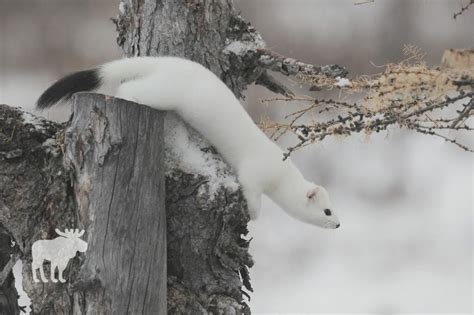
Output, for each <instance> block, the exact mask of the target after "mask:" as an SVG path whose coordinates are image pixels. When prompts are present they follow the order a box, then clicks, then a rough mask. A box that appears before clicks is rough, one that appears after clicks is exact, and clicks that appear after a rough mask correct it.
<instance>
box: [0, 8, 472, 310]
mask: <svg viewBox="0 0 474 315" xmlns="http://www.w3.org/2000/svg"><path fill="white" fill-rule="evenodd" d="M467 2H468V1H467V0H464V1H455V0H453V1H442V0H430V1H428V0H411V1H408V0H403V1H402V0H396V1H395V0H392V1H383V0H376V1H375V3H373V4H366V5H361V6H354V5H353V3H352V1H351V0H339V1H334V0H332V1H331V0H312V1H310V0H292V1H287V0H240V1H236V5H237V7H238V9H239V10H241V11H242V14H243V16H244V17H245V18H247V19H248V20H249V21H250V22H252V23H253V24H254V26H256V27H257V29H258V30H259V31H260V32H261V34H262V36H263V38H264V39H265V40H266V42H267V44H268V46H269V47H270V48H271V49H273V50H275V51H277V52H280V53H282V54H285V55H289V56H292V57H295V58H298V59H301V60H303V61H305V62H309V63H314V64H329V63H338V64H343V65H345V66H347V67H348V69H349V70H350V72H351V75H356V74H362V73H375V72H378V71H380V69H377V68H375V67H374V66H373V65H371V63H370V62H373V63H374V64H377V65H382V64H385V63H387V62H391V61H399V60H401V59H403V55H402V47H403V44H415V45H417V46H419V47H421V48H422V49H423V50H424V51H426V52H428V55H427V61H428V62H429V63H430V64H437V63H439V61H440V59H441V56H442V53H443V51H444V49H446V48H451V47H454V48H465V47H474V32H473V29H474V8H472V9H471V10H469V11H467V12H466V13H465V14H464V15H462V16H460V17H459V18H458V19H457V20H453V18H452V14H453V13H454V12H455V11H457V10H459V8H460V7H461V5H462V4H466V3H467ZM117 6H118V0H113V1H112V0H101V1H98V0H80V1H79V0H48V1H41V0H0V103H6V104H9V105H15V106H22V107H23V108H26V109H30V110H31V109H32V108H33V104H34V102H35V100H36V98H37V97H38V95H40V94H41V92H42V91H43V90H44V89H45V88H46V87H47V86H48V85H49V84H50V83H51V82H52V81H53V80H55V79H57V78H58V77H59V76H61V75H63V74H65V73H68V72H71V71H74V70H79V69H82V68H85V67H91V66H93V65H96V64H99V63H101V62H104V61H108V60H110V59H114V58H117V57H119V56H120V51H119V50H118V48H116V44H115V28H114V25H113V24H112V23H111V22H110V20H109V18H110V17H113V16H115V15H116V12H117V9H116V8H117ZM290 84H291V83H290ZM294 88H295V90H296V89H297V88H298V87H297V86H295V87H294ZM306 93H307V92H306ZM269 95H271V94H269V93H268V92H267V91H265V90H264V89H263V88H260V87H251V88H250V89H249V91H248V93H247V99H246V102H245V103H246V104H245V106H246V108H247V109H248V110H249V112H250V113H251V114H252V116H253V117H254V119H255V120H256V121H259V120H260V116H261V115H262V114H263V113H267V114H269V115H271V116H272V117H281V112H282V111H287V110H288V108H285V105H281V106H275V107H271V108H266V107H264V106H262V105H261V104H260V102H259V101H258V100H259V99H260V98H262V97H267V96H269ZM286 106H290V105H286ZM68 113H69V109H68V108H62V109H61V110H58V109H57V108H56V109H54V110H51V111H49V112H44V113H42V115H44V116H46V117H48V118H50V119H55V120H64V119H65V117H66V116H67V114H68ZM459 139H460V140H461V141H464V142H465V143H469V144H471V146H472V145H474V141H472V139H469V138H468V137H467V136H466V135H459ZM287 140H288V139H287ZM284 142H285V140H283V143H282V145H284ZM293 160H294V161H295V163H296V164H297V165H298V166H299V167H300V168H301V169H302V171H303V173H304V174H305V175H306V176H307V177H308V178H309V179H311V180H313V181H314V182H317V183H320V184H322V185H324V186H326V188H327V189H328V191H329V192H330V193H331V196H332V199H333V200H334V203H335V205H336V207H337V211H338V213H339V216H340V219H341V223H342V225H341V228H340V229H338V230H322V229H318V228H315V227H312V226H309V225H304V224H302V223H299V222H297V221H295V220H292V219H290V218H289V217H287V215H286V214H285V213H283V212H282V211H280V210H279V209H278V208H277V207H276V206H275V205H274V204H273V203H272V202H271V201H269V200H267V199H265V200H264V204H263V207H264V209H263V211H262V215H261V218H260V219H259V220H258V221H256V222H252V223H251V225H250V229H251V234H252V236H253V238H254V239H253V241H252V245H251V252H252V254H253V257H254V259H255V262H256V263H255V267H254V268H253V269H252V270H251V276H252V284H253V286H254V289H255V293H253V294H252V301H251V303H250V304H251V307H252V309H253V312H254V313H277V312H279V313H290V312H291V313H374V314H381V313H386V314H397V313H416V314H420V313H428V314H432V313H449V314H453V313H463V314H470V313H471V312H472V311H473V306H472V300H473V288H472V285H473V271H472V268H473V256H472V255H473V235H472V227H473V193H474V192H473V176H474V172H473V156H472V154H468V153H466V152H463V151H461V150H459V149H457V148H456V147H454V146H452V145H449V144H445V143H444V142H442V141H441V140H438V139H434V138H430V137H425V136H421V135H416V134H412V133H407V132H400V131H398V130H396V129H394V130H391V132H390V134H389V135H388V136H387V135H380V136H373V137H371V138H369V139H367V138H365V137H352V138H349V139H331V140H328V141H324V142H323V143H321V144H319V145H317V146H313V147H310V148H308V149H305V150H302V151H299V152H297V153H296V154H295V155H294V157H293Z"/></svg>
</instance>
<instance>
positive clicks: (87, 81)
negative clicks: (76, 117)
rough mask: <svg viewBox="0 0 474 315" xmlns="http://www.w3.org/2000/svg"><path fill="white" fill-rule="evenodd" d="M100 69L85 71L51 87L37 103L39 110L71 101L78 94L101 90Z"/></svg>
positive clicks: (59, 81) (65, 78)
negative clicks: (60, 102)
mask: <svg viewBox="0 0 474 315" xmlns="http://www.w3.org/2000/svg"><path fill="white" fill-rule="evenodd" d="M100 85H101V78H100V76H99V69H91V70H84V71H79V72H75V73H71V74H70V75H67V76H65V77H64V78H62V79H59V80H58V81H56V82H55V83H54V84H53V85H51V86H50V87H49V88H48V89H47V90H46V91H44V93H43V94H41V96H40V98H39V99H38V101H37V102H36V106H37V107H38V108H47V107H51V106H53V105H54V104H56V103H57V102H59V101H60V100H67V99H70V98H71V96H72V95H73V94H74V93H76V92H82V91H92V90H95V89H97V88H99V87H100Z"/></svg>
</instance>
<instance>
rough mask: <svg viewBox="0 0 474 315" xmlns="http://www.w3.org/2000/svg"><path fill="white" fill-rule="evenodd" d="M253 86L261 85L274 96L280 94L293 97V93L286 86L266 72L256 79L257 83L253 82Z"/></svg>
mask: <svg viewBox="0 0 474 315" xmlns="http://www.w3.org/2000/svg"><path fill="white" fill-rule="evenodd" d="M255 84H258V85H262V86H264V87H266V88H267V89H269V90H270V91H272V92H274V93H276V94H281V95H285V96H293V95H294V93H293V92H292V91H291V90H290V89H288V88H287V87H286V86H284V85H283V84H282V83H281V82H279V81H278V80H277V79H275V78H274V77H273V76H272V75H271V74H269V73H268V72H266V71H265V72H264V73H263V74H262V75H261V76H260V77H259V78H258V79H257V81H255Z"/></svg>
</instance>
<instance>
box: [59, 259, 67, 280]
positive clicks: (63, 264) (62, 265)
mask: <svg viewBox="0 0 474 315" xmlns="http://www.w3.org/2000/svg"><path fill="white" fill-rule="evenodd" d="M67 263H68V261H67V260H66V261H60V262H58V277H59V281H60V282H62V283H64V282H66V279H64V277H63V272H64V269H66V267H67Z"/></svg>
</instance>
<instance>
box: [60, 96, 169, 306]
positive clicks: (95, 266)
mask: <svg viewBox="0 0 474 315" xmlns="http://www.w3.org/2000/svg"><path fill="white" fill-rule="evenodd" d="M73 112H74V114H73V118H72V120H71V122H70V126H69V127H68V128H67V129H66V133H65V143H66V147H65V159H66V161H67V163H68V164H70V165H71V166H72V169H73V170H74V180H73V184H74V190H75V196H76V201H77V214H78V216H79V220H78V221H79V222H80V225H81V226H79V228H84V229H85V230H86V238H85V240H86V241H87V243H88V244H89V249H88V251H87V252H86V254H85V260H84V263H83V264H82V266H81V269H80V273H79V276H78V277H77V278H78V284H77V286H78V287H82V289H81V291H82V290H84V289H89V288H88V286H94V288H95V289H94V290H93V292H94V293H92V292H91V291H90V290H89V291H88V292H87V295H85V297H84V300H83V301H80V303H78V306H77V307H79V308H80V313H81V314H98V313H106V314H164V313H166V214H165V186H164V184H165V182H164V178H165V177H164V165H163V157H164V141H163V138H164V134H163V115H164V113H162V112H160V111H156V110H153V109H151V108H149V107H147V106H143V105H139V104H132V103H130V102H127V101H125V100H121V99H117V98H112V97H107V96H104V95H98V94H85V93H81V94H76V96H75V97H74V100H73ZM73 285H74V284H73ZM91 293H92V294H91ZM75 308H76V306H75V307H74V308H73V310H74V311H77V310H76V309H75Z"/></svg>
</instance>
